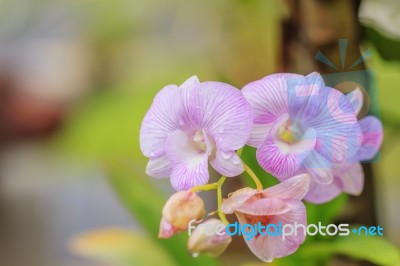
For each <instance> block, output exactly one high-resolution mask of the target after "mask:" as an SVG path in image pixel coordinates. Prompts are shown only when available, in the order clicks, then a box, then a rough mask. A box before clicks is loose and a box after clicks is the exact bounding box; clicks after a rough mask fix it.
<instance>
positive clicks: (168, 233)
mask: <svg viewBox="0 0 400 266" xmlns="http://www.w3.org/2000/svg"><path fill="white" fill-rule="evenodd" d="M204 214H205V210H204V202H203V200H202V199H201V198H200V197H199V196H198V195H197V194H196V193H195V192H192V191H190V190H187V191H179V192H177V193H175V194H173V195H172V196H171V197H170V198H169V199H168V201H167V202H166V203H165V205H164V208H163V210H162V219H161V223H160V232H159V235H158V237H159V238H170V237H172V236H173V235H174V234H175V233H179V232H182V231H184V230H186V229H187V228H188V224H189V222H190V221H192V220H196V221H198V220H201V218H202V217H203V216H204Z"/></svg>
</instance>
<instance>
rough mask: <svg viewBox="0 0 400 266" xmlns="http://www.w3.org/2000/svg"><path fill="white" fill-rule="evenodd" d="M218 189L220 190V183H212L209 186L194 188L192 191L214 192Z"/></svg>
mask: <svg viewBox="0 0 400 266" xmlns="http://www.w3.org/2000/svg"><path fill="white" fill-rule="evenodd" d="M217 188H218V183H211V184H207V185H201V186H196V187H193V188H192V189H191V190H192V191H193V192H197V191H208V190H213V189H217Z"/></svg>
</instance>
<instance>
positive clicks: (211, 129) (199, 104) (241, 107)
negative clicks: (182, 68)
mask: <svg viewBox="0 0 400 266" xmlns="http://www.w3.org/2000/svg"><path fill="white" fill-rule="evenodd" d="M251 126H252V111H251V107H250V105H249V103H248V102H247V101H246V100H245V98H244V97H243V95H242V93H241V92H240V91H239V90H238V89H236V88H235V87H233V86H231V85H228V84H225V83H221V82H211V81H208V82H201V83H200V82H199V80H198V78H197V77H196V76H193V77H191V78H189V79H188V80H186V81H185V82H184V83H183V84H182V85H181V86H179V87H178V86H176V85H169V86H166V87H164V88H163V89H162V90H161V91H160V92H159V93H158V94H157V96H156V97H155V99H154V101H153V104H152V105H151V107H150V110H149V111H148V112H147V114H146V116H145V117H144V119H143V122H142V126H141V130H140V147H141V150H142V152H143V154H144V155H145V156H146V157H148V158H150V161H149V163H148V165H147V169H146V172H147V174H148V175H150V176H152V177H156V178H167V177H170V180H171V184H172V186H173V188H174V189H175V190H178V191H179V190H188V189H190V188H192V187H194V186H197V185H202V184H206V183H207V182H208V179H209V172H208V163H209V162H210V164H211V166H212V167H213V168H214V169H215V170H217V171H218V172H219V173H221V174H222V175H224V176H228V177H232V176H237V175H239V174H241V173H242V172H243V170H244V167H243V165H242V164H241V160H240V158H239V156H238V155H237V154H236V152H235V150H238V149H240V148H242V147H243V146H244V145H245V144H246V142H247V140H248V138H249V135H250V131H251Z"/></svg>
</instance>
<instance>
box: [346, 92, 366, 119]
mask: <svg viewBox="0 0 400 266" xmlns="http://www.w3.org/2000/svg"><path fill="white" fill-rule="evenodd" d="M346 97H347V99H348V100H349V101H350V103H351V105H352V106H353V109H354V113H355V114H356V115H358V114H359V113H360V111H361V108H362V106H363V103H364V96H363V93H362V91H361V90H360V88H356V89H354V90H353V91H352V92H350V93H348V94H346Z"/></svg>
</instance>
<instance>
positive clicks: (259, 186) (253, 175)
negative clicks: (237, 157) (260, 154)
mask: <svg viewBox="0 0 400 266" xmlns="http://www.w3.org/2000/svg"><path fill="white" fill-rule="evenodd" d="M242 163H243V166H244V170H245V171H246V173H247V174H248V175H249V176H250V177H251V179H253V181H254V183H255V184H256V187H257V190H259V191H261V190H263V186H262V184H261V182H260V179H258V177H257V176H256V174H255V173H254V172H253V170H251V169H250V167H248V166H247V164H245V163H244V162H243V161H242Z"/></svg>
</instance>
